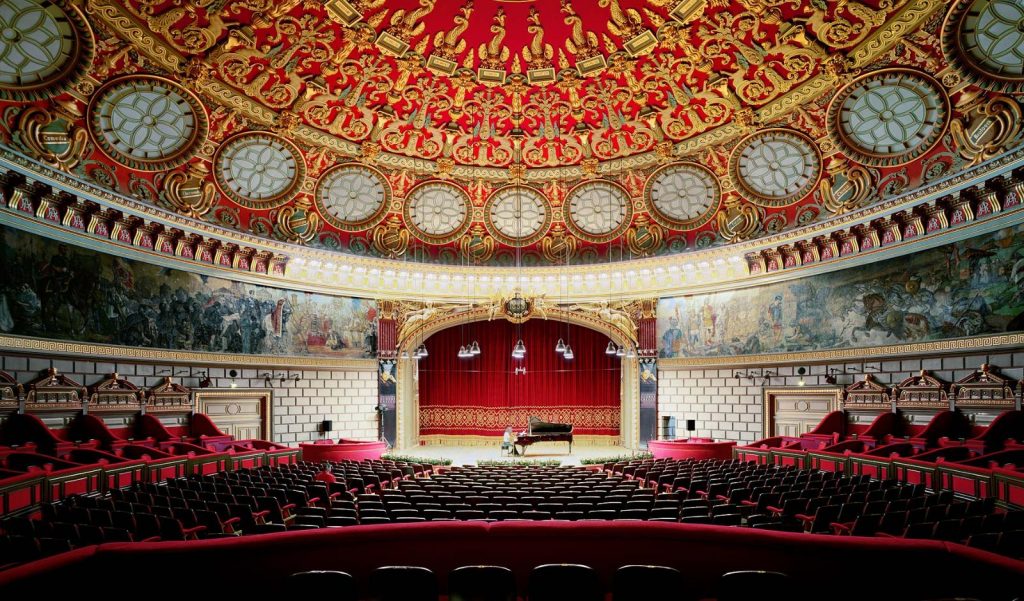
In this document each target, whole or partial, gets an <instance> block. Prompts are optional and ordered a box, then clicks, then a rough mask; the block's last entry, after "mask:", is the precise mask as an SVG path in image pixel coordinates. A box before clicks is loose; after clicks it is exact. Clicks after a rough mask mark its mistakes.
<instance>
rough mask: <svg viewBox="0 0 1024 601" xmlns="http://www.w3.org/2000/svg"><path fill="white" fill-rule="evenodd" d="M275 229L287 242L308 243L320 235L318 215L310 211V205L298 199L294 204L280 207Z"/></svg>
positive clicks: (320, 225) (302, 198)
mask: <svg viewBox="0 0 1024 601" xmlns="http://www.w3.org/2000/svg"><path fill="white" fill-rule="evenodd" d="M274 226H275V229H276V230H277V231H278V232H279V234H280V235H281V236H282V237H283V238H284V239H285V240H287V241H288V242H295V243H297V244H306V243H309V242H310V241H311V240H312V239H313V238H315V237H316V235H317V234H318V233H320V229H321V227H322V224H321V220H320V215H318V214H317V213H316V212H315V211H313V210H311V203H310V201H309V200H308V199H307V198H305V197H299V198H298V199H297V200H296V201H295V202H294V203H292V204H290V205H287V206H284V207H281V209H279V210H278V212H277V219H276V223H275V224H274Z"/></svg>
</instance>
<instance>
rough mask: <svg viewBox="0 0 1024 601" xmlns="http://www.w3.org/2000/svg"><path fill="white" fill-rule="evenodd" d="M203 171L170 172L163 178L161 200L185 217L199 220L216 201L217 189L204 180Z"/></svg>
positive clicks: (199, 169) (195, 169)
mask: <svg viewBox="0 0 1024 601" xmlns="http://www.w3.org/2000/svg"><path fill="white" fill-rule="evenodd" d="M205 175H206V174H205V169H201V168H192V169H189V170H187V171H185V170H178V171H172V172H170V173H168V174H167V177H165V178H164V185H163V194H162V198H163V200H164V201H165V202H167V204H169V205H170V206H171V207H173V208H174V210H175V211H177V212H179V213H181V214H182V215H185V216H186V217H194V218H200V217H202V216H203V215H205V214H207V213H209V212H210V209H212V208H213V204H214V202H216V201H217V188H216V186H214V184H213V182H210V181H207V180H206V179H205Z"/></svg>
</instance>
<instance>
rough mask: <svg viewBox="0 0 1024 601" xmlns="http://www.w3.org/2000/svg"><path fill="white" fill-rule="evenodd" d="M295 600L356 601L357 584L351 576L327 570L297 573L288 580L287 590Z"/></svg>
mask: <svg viewBox="0 0 1024 601" xmlns="http://www.w3.org/2000/svg"><path fill="white" fill-rule="evenodd" d="M285 592H286V593H288V594H289V595H292V596H294V598H299V599H301V598H304V597H323V596H324V594H325V593H328V598H329V599H330V600H331V601H356V582H355V580H354V579H353V578H352V576H351V575H350V574H347V573H345V572H334V571H327V570H314V571H309V572H296V573H295V574H292V575H291V576H290V577H289V578H288V585H287V588H286V590H285Z"/></svg>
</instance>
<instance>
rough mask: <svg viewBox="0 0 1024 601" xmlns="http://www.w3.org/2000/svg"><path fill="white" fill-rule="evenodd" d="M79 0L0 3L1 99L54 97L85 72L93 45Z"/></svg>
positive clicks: (68, 87) (23, 99)
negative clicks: (73, 0) (72, 0)
mask: <svg viewBox="0 0 1024 601" xmlns="http://www.w3.org/2000/svg"><path fill="white" fill-rule="evenodd" d="M77 4H78V3H77V2H74V3H72V2H67V1H65V0H55V1H50V0H5V1H4V2H3V3H2V4H0V8H2V10H0V99H3V100H15V101H31V100H41V99H46V98H53V97H54V96H56V95H57V94H59V93H60V92H63V91H65V90H68V89H70V88H72V86H74V85H75V84H76V83H77V82H78V81H79V80H81V79H82V78H83V77H84V76H85V75H86V73H87V71H88V69H90V68H91V66H92V60H93V57H94V56H95V53H96V44H95V41H94V38H93V31H92V28H91V27H90V26H89V22H88V21H87V20H86V19H85V15H84V14H82V11H81V10H80V9H79V8H78V6H77Z"/></svg>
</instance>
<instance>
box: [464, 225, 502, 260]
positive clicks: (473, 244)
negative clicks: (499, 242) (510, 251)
mask: <svg viewBox="0 0 1024 601" xmlns="http://www.w3.org/2000/svg"><path fill="white" fill-rule="evenodd" d="M459 250H460V251H462V253H463V254H464V255H466V257H468V258H470V259H472V260H473V261H475V262H477V263H486V262H487V261H490V260H491V258H492V257H494V251H495V250H497V247H496V245H495V243H494V238H493V237H492V236H490V235H488V233H487V231H486V230H485V229H484V226H482V225H480V224H475V225H473V227H471V228H469V232H467V233H466V235H465V236H463V237H462V238H461V239H459Z"/></svg>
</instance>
